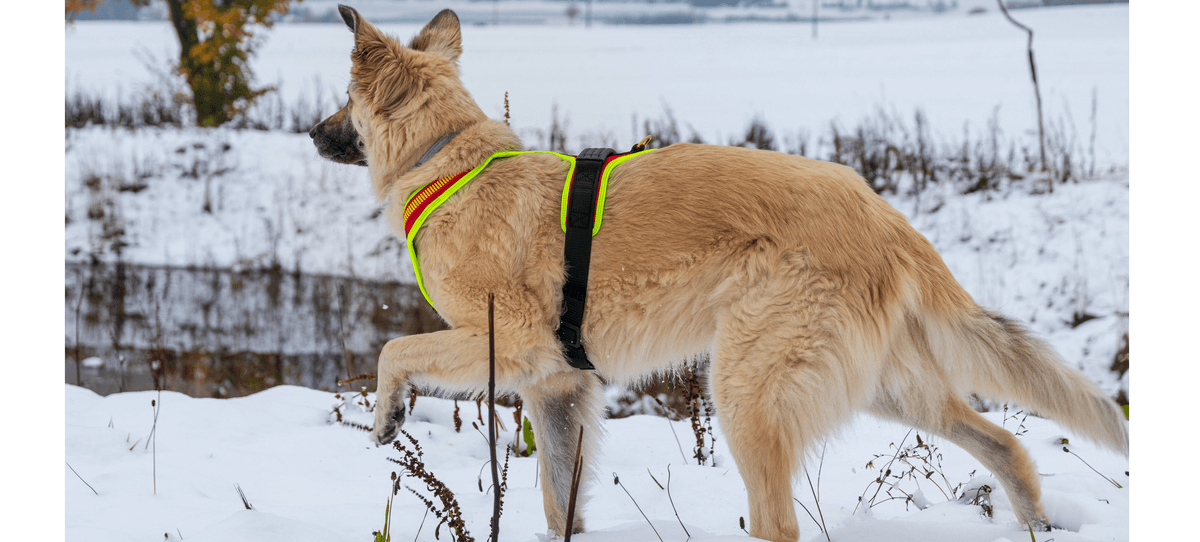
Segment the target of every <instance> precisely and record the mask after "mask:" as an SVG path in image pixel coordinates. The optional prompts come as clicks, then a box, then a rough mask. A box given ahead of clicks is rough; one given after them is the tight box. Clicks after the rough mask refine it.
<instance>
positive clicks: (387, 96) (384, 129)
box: [309, 5, 486, 188]
mask: <svg viewBox="0 0 1200 542" xmlns="http://www.w3.org/2000/svg"><path fill="white" fill-rule="evenodd" d="M338 12H339V13H340V14H341V16H342V20H343V21H345V23H346V26H347V27H349V28H350V31H351V32H353V33H354V50H353V51H351V53H350V59H351V61H352V67H351V69H350V86H349V89H348V96H349V99H348V101H347V102H346V107H344V108H342V109H341V110H340V111H338V112H337V113H334V114H333V115H331V116H330V117H329V118H327V119H325V120H323V121H321V122H320V123H319V124H317V125H316V126H314V127H313V128H312V130H311V131H309V135H310V136H312V138H313V143H314V144H316V146H317V151H318V152H319V153H320V154H321V156H323V157H325V158H328V159H330V160H333V161H335V162H341V163H343V164H356V165H360V166H366V165H370V166H371V167H372V176H373V177H375V176H376V172H375V171H374V170H375V169H376V168H379V169H381V170H398V169H399V170H403V169H406V168H408V167H412V165H413V164H414V163H415V162H416V160H417V157H419V156H420V154H421V153H423V152H424V151H425V148H426V147H428V146H429V145H430V144H431V143H432V142H433V141H435V140H436V139H437V138H439V137H441V136H442V135H445V134H447V133H450V132H456V131H460V130H462V129H463V128H465V127H467V126H470V125H471V124H474V123H476V122H479V121H480V120H483V119H486V116H485V115H484V114H483V111H481V110H480V109H479V106H477V105H475V102H474V101H473V100H471V97H470V94H468V93H467V91H466V89H465V88H463V86H462V83H461V81H460V80H459V78H458V65H457V61H458V57H459V55H461V54H462V33H461V29H460V26H459V22H458V16H457V15H455V14H454V12H453V11H451V10H448V9H446V10H442V12H441V13H438V14H437V16H435V17H434V18H433V20H431V21H429V24H427V25H425V28H424V29H422V30H421V32H420V33H419V34H417V36H416V37H414V38H413V39H412V41H411V42H410V43H409V44H408V46H407V47H405V46H404V45H402V44H401V43H400V42H399V41H397V40H396V39H395V38H393V37H391V36H388V35H385V34H383V33H382V32H380V31H379V29H377V28H375V26H374V25H372V24H371V23H370V22H368V21H367V20H366V19H363V18H362V16H361V15H359V14H358V12H357V11H355V10H354V9H353V8H350V7H347V6H342V5H339V6H338ZM381 173H382V172H381ZM399 173H403V171H399ZM377 188H382V187H379V186H377Z"/></svg>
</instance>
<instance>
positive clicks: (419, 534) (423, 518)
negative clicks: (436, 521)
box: [413, 508, 429, 542]
mask: <svg viewBox="0 0 1200 542" xmlns="http://www.w3.org/2000/svg"><path fill="white" fill-rule="evenodd" d="M427 517H429V508H426V509H425V515H423V516H421V524H420V525H417V536H414V537H413V542H417V537H418V536H421V529H422V528H423V527H425V518H427Z"/></svg>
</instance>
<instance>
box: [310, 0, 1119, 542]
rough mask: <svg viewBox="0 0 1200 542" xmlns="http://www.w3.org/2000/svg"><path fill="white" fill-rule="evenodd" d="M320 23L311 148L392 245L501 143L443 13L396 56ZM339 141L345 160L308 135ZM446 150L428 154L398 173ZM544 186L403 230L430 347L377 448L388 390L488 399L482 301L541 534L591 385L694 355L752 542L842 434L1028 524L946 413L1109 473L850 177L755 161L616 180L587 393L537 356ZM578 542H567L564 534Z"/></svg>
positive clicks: (659, 162) (333, 145) (557, 250)
mask: <svg viewBox="0 0 1200 542" xmlns="http://www.w3.org/2000/svg"><path fill="white" fill-rule="evenodd" d="M340 11H341V13H342V15H343V18H344V19H345V20H346V23H347V25H348V26H349V27H350V28H351V29H352V30H353V32H354V42H355V46H354V51H353V53H352V60H353V69H352V71H351V76H352V82H351V84H350V87H349V95H350V100H349V104H348V105H347V109H345V110H343V111H341V112H339V113H338V114H337V115H335V116H334V117H331V118H330V119H329V120H327V121H325V122H324V123H322V124H325V125H326V126H325V127H324V128H322V129H321V130H318V129H314V134H313V138H314V140H315V142H316V143H317V146H318V148H319V149H321V153H322V154H323V155H326V156H330V157H335V156H351V158H353V157H354V156H353V149H350V148H344V147H348V146H353V147H354V148H361V149H362V152H363V158H362V160H361V161H359V162H362V163H366V164H368V165H369V168H370V175H371V179H372V182H373V185H374V189H375V191H376V194H377V195H378V197H379V198H380V199H382V200H384V201H385V205H386V208H387V211H388V213H389V216H390V218H391V220H392V221H393V224H394V226H395V227H396V231H397V233H398V234H402V232H403V229H402V228H401V227H400V226H401V223H400V221H401V219H402V212H403V209H402V207H403V204H404V202H405V201H406V199H407V197H408V196H409V195H410V194H412V193H413V191H415V190H418V189H419V188H421V187H422V186H424V185H425V184H427V183H429V182H432V181H434V180H435V179H438V178H440V177H443V176H446V175H450V174H453V173H457V172H460V171H464V170H466V169H470V168H472V167H474V166H476V165H477V164H479V163H481V162H482V161H483V160H484V159H485V158H486V157H487V156H489V155H491V154H492V153H494V152H498V151H502V150H514V149H520V148H521V142H520V141H519V140H518V138H517V137H516V136H515V135H514V134H513V132H512V131H511V130H510V129H509V128H508V127H507V126H506V125H504V124H502V123H499V122H496V121H492V120H489V119H488V118H487V117H486V116H485V115H484V114H483V112H482V111H481V110H480V109H479V107H478V106H477V105H476V104H475V103H474V101H473V100H472V99H471V97H470V95H469V94H468V93H467V91H466V90H465V89H464V88H463V86H462V84H461V82H460V81H459V77H458V70H457V65H456V60H457V59H458V56H459V55H460V54H461V52H462V44H461V34H460V31H459V24H458V19H457V17H456V16H455V15H454V13H453V12H451V11H449V10H446V11H443V12H442V13H440V14H438V16H437V17H435V18H434V19H433V20H432V21H431V22H430V23H429V24H428V25H427V26H426V27H425V28H424V29H423V30H422V31H421V33H420V34H419V35H418V36H416V37H415V38H414V39H413V40H412V42H411V43H410V44H409V45H408V46H407V47H405V46H403V45H402V44H400V42H398V41H396V40H395V39H393V38H391V37H389V36H386V35H383V34H382V33H380V32H379V31H378V30H377V29H376V28H375V27H373V26H372V25H371V24H370V23H369V22H367V21H365V20H363V19H362V18H361V17H359V15H358V13H356V12H354V10H352V9H350V8H346V7H342V8H341V9H340ZM339 115H341V116H340V117H339ZM346 125H349V126H352V127H353V129H354V130H355V133H356V137H354V138H346V137H342V138H341V139H342V141H343V142H339V141H338V138H336V137H333V136H331V135H329V133H330V132H333V131H334V130H332V128H330V127H332V126H346ZM452 132H453V133H458V136H457V137H456V138H455V139H454V140H453V141H452V142H451V143H450V144H449V145H447V146H446V147H445V148H444V149H442V150H441V151H440V152H439V153H437V154H436V155H435V156H434V157H433V159H432V160H430V161H429V162H427V163H425V164H422V165H421V167H419V168H415V169H413V165H414V164H415V163H416V161H417V159H418V157H419V156H420V155H421V154H423V153H424V152H425V150H426V149H428V148H429V146H430V145H431V144H432V143H433V142H434V141H435V140H436V139H438V138H439V137H440V136H442V135H443V134H447V133H452ZM343 135H344V134H343ZM354 163H358V162H354ZM566 167H567V166H566V164H565V163H564V162H562V161H560V160H559V159H557V158H554V157H552V156H547V155H536V154H534V155H522V156H519V157H514V158H509V159H505V160H500V161H497V162H494V163H493V165H491V166H489V167H488V169H486V170H485V171H484V172H483V173H482V174H480V175H479V176H478V177H477V178H476V179H475V180H474V181H472V182H471V183H470V184H469V185H467V186H466V187H465V188H463V189H462V190H460V191H459V192H458V193H457V194H456V195H455V196H454V197H452V198H451V199H449V200H448V201H447V202H446V203H445V204H443V205H442V206H441V207H440V208H439V209H438V211H437V212H436V213H435V214H434V215H433V216H431V217H430V218H429V219H428V220H427V221H426V222H425V225H424V227H423V228H422V230H421V232H420V234H419V235H418V237H417V239H416V243H417V249H418V254H419V258H420V263H421V270H422V273H423V275H424V278H425V285H426V288H427V290H428V292H429V295H430V297H431V298H432V299H433V302H434V303H435V305H436V306H437V307H438V310H439V312H440V314H441V316H442V317H443V318H444V319H445V320H446V322H447V323H449V324H450V327H451V329H449V330H447V331H440V332H436V333H429V334H423V335H415V336H408V337H401V338H398V339H394V340H392V341H390V342H388V343H387V345H386V346H385V347H384V349H383V352H382V353H381V354H380V357H379V402H378V404H377V406H376V421H375V429H374V433H373V434H372V438H374V440H375V441H376V442H378V443H386V442H388V441H390V440H391V439H392V438H393V437H394V435H395V432H396V430H397V429H398V426H399V424H401V423H403V411H404V409H403V406H402V405H403V399H404V390H405V389H406V388H407V386H408V384H409V383H410V382H411V383H415V384H417V385H421V386H429V387H440V388H442V389H446V390H464V391H465V390H480V389H483V388H484V387H485V386H486V383H487V375H488V367H487V359H488V347H487V341H488V338H487V310H486V309H487V296H488V294H489V293H493V294H495V302H496V317H495V321H496V327H497V331H496V364H497V366H496V374H497V386H498V388H500V389H501V390H503V391H507V392H515V393H519V394H521V396H522V397H523V398H524V400H525V402H526V404H527V405H529V408H530V411H531V413H532V416H531V418H532V420H533V425H534V428H535V433H536V438H537V445H538V453H539V456H540V459H541V461H540V463H541V469H542V472H541V478H542V480H543V484H544V496H545V512H546V521H547V524H548V526H549V527H550V528H551V529H553V530H554V531H555V532H557V533H559V534H562V533H565V532H566V529H567V528H568V527H567V526H566V525H565V522H566V512H567V510H566V506H567V500H568V493H569V484H570V473H571V469H572V465H571V462H572V459H573V454H574V448H575V440H576V438H577V435H578V428H579V426H581V425H582V426H583V427H584V428H585V431H584V439H585V442H584V455H585V457H586V458H588V459H589V461H592V460H594V459H595V450H596V439H597V437H598V436H599V434H600V421H601V418H602V415H603V402H602V394H601V384H600V380H599V377H600V376H602V377H604V378H605V379H607V380H609V381H612V382H633V381H636V380H638V379H642V378H645V377H646V376H647V375H651V374H653V373H655V372H661V371H665V370H670V368H671V366H672V363H677V362H679V361H681V360H685V359H688V358H689V357H692V356H694V355H695V354H697V353H705V352H707V353H709V354H711V359H712V367H711V378H710V386H711V389H710V390H709V391H710V394H711V396H712V397H713V399H714V402H715V404H716V409H717V412H718V415H719V419H720V423H721V425H722V427H723V428H724V430H725V433H726V434H727V435H728V438H729V443H730V448H731V450H732V451H733V454H734V459H735V460H736V461H737V464H738V468H739V470H740V471H741V474H742V477H743V479H744V480H745V483H746V487H747V491H748V494H749V500H750V534H751V535H753V536H756V537H760V538H764V539H768V540H774V541H778V542H792V541H794V540H796V539H797V538H798V536H799V529H798V525H797V521H796V515H795V511H794V508H793V506H792V500H791V495H792V490H791V481H792V475H794V474H796V473H797V472H798V470H799V468H800V466H801V462H802V460H803V457H804V455H805V453H806V452H807V451H808V450H809V448H810V447H811V446H813V444H814V443H817V442H819V441H820V440H821V439H822V438H823V437H824V436H826V435H828V434H830V433H831V432H833V431H834V430H836V429H837V428H838V427H839V426H840V425H841V424H843V423H844V422H845V421H846V420H848V419H849V418H850V417H851V415H852V414H853V413H854V412H855V411H860V410H865V411H869V412H872V413H875V414H877V415H880V416H884V417H888V418H893V419H897V420H901V421H903V422H905V423H908V424H911V425H913V426H915V427H919V428H921V429H923V430H926V431H929V432H933V433H936V434H939V435H942V436H944V437H945V438H947V439H948V440H950V441H952V442H954V443H957V444H959V445H960V446H962V447H963V448H965V449H966V450H967V451H969V452H970V453H971V454H973V455H974V456H975V457H977V458H979V459H980V461H982V462H983V463H984V464H985V465H987V467H988V468H989V469H990V470H991V471H992V472H993V473H994V474H995V475H996V476H997V477H998V478H999V479H1000V480H1001V482H1002V483H1003V484H1004V485H1005V487H1006V488H1007V489H1008V490H1009V491H1008V492H1009V495H1010V496H1011V497H1012V500H1013V505H1014V508H1015V510H1016V511H1017V515H1018V517H1019V518H1020V519H1021V520H1022V521H1028V522H1031V523H1035V524H1042V523H1044V522H1045V516H1044V513H1043V511H1042V508H1041V504H1040V490H1039V484H1038V478H1037V474H1036V471H1035V470H1034V467H1033V464H1032V463H1031V462H1030V460H1029V456H1028V455H1027V454H1026V452H1025V450H1024V449H1023V448H1022V447H1021V445H1020V444H1019V443H1018V442H1017V440H1016V439H1015V438H1014V437H1013V436H1012V435H1011V434H1009V433H1008V432H1006V431H1003V430H1001V429H1000V428H998V427H996V426H995V425H994V424H991V423H989V422H987V421H986V420H984V419H983V418H982V417H981V416H980V415H979V414H977V413H976V412H974V411H973V410H971V408H970V407H969V406H968V405H967V403H966V402H965V401H964V400H963V396H964V394H967V393H977V394H979V395H980V396H983V397H989V398H995V399H998V400H1013V401H1017V402H1020V403H1021V404H1022V405H1024V406H1026V407H1028V408H1031V409H1033V410H1034V411H1036V412H1038V413H1039V414H1041V415H1044V416H1047V417H1049V418H1052V419H1054V420H1057V421H1058V422H1060V423H1062V424H1064V425H1065V426H1067V427H1069V428H1070V429H1072V430H1074V431H1078V432H1079V433H1080V434H1081V435H1082V436H1085V437H1088V438H1091V439H1093V440H1095V441H1098V442H1100V443H1103V444H1105V445H1107V446H1108V447H1110V448H1112V449H1114V450H1116V451H1118V452H1121V453H1126V454H1128V445H1129V444H1128V443H1129V438H1128V430H1127V425H1126V422H1125V419H1124V417H1123V415H1122V414H1121V412H1120V410H1119V409H1118V408H1117V406H1116V405H1115V404H1114V403H1113V402H1112V401H1111V400H1109V399H1108V398H1106V397H1105V396H1104V395H1103V394H1102V393H1101V392H1100V391H1099V390H1098V389H1097V388H1096V387H1095V386H1093V385H1092V384H1090V383H1089V382H1088V381H1087V380H1086V379H1085V378H1083V377H1082V376H1081V375H1080V374H1079V373H1078V372H1076V371H1074V370H1072V369H1070V368H1067V367H1066V366H1065V365H1063V363H1062V361H1061V360H1060V359H1059V358H1058V357H1057V356H1056V355H1055V354H1054V352H1053V351H1051V349H1050V348H1049V347H1047V346H1046V345H1045V343H1043V342H1041V341H1039V340H1037V339H1035V338H1033V337H1031V336H1030V334H1029V333H1028V332H1027V331H1026V330H1025V329H1024V328H1023V327H1021V326H1020V325H1019V324H1017V323H1015V322H1013V321H1011V320H1007V319H1004V318H1002V317H1000V316H997V315H995V314H992V313H990V312H988V311H986V310H985V309H983V308H981V307H979V306H978V305H977V304H976V303H975V302H974V301H973V300H972V299H971V297H970V296H969V295H968V294H967V293H966V292H965V291H964V290H963V289H962V288H961V287H960V286H959V284H958V283H957V282H956V281H955V280H954V277H953V276H951V274H950V272H949V271H948V270H947V268H946V266H945V264H944V263H943V262H942V259H941V257H940V256H938V254H937V252H936V251H935V250H934V248H933V246H932V245H930V243H929V242H928V241H927V240H926V239H925V238H924V237H922V236H921V235H920V234H919V233H917V232H916V231H915V230H913V228H912V227H910V226H909V224H908V223H907V222H906V220H905V219H904V217H903V216H902V215H901V214H900V213H898V212H896V211H895V210H894V209H892V208H891V207H890V206H888V204H887V203H886V202H884V201H883V200H882V199H881V198H879V197H878V196H877V195H876V194H874V193H873V192H872V191H871V190H870V189H869V188H868V187H867V185H866V183H865V182H864V181H863V180H862V178H861V177H859V176H858V175H857V174H856V173H855V172H854V171H853V170H851V169H848V168H845V167H842V166H839V165H835V164H830V163H826V162H819V161H815V160H808V159H805V158H799V157H795V156H788V155H785V154H781V153H775V152H768V151H758V150H748V149H742V148H730V147H712V146H703V145H691V144H677V145H672V146H670V147H667V148H665V149H661V150H658V151H655V152H653V153H649V154H646V155H644V156H641V157H638V158H635V159H633V160H630V161H629V162H627V163H625V164H624V165H622V166H621V167H619V168H617V169H616V171H615V172H614V173H613V175H612V177H611V179H610V181H609V189H608V196H607V205H606V208H605V212H604V225H603V229H602V230H601V231H600V233H599V235H597V236H596V237H595V239H594V244H593V253H592V263H591V265H592V267H591V271H590V277H591V278H590V283H589V285H588V305H587V312H586V314H585V317H584V328H583V342H584V344H585V346H586V348H587V351H588V353H589V355H590V357H591V361H592V363H594V364H595V366H596V372H595V373H591V372H584V371H578V370H576V369H573V368H571V367H570V366H568V365H567V363H566V361H565V359H564V357H563V354H562V350H561V345H560V344H559V342H558V340H557V338H556V337H555V334H554V329H555V326H556V325H557V323H558V318H559V306H560V304H561V297H562V296H561V291H562V285H563V281H564V275H565V272H564V268H563V266H564V264H563V234H562V231H561V230H560V228H559V223H558V220H557V217H558V215H559V205H560V196H561V190H562V186H563V180H564V176H565V174H566ZM581 496H582V492H581ZM576 518H578V519H576V521H575V524H574V525H572V526H570V528H571V529H572V531H574V532H578V531H581V530H582V529H583V520H582V514H577V515H576Z"/></svg>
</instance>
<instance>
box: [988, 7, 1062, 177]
mask: <svg viewBox="0 0 1200 542" xmlns="http://www.w3.org/2000/svg"><path fill="white" fill-rule="evenodd" d="M996 3H997V4H999V5H1000V11H1001V12H1002V13H1004V17H1005V18H1006V19H1008V22H1010V23H1012V24H1014V25H1016V26H1017V28H1020V29H1021V30H1024V31H1025V32H1026V33H1028V34H1029V41H1028V42H1027V43H1026V49H1027V50H1028V51H1029V76H1030V77H1031V78H1032V79H1033V95H1034V97H1035V98H1037V114H1038V148H1039V150H1040V151H1041V158H1042V171H1046V131H1045V128H1044V127H1043V125H1042V91H1041V90H1040V89H1039V88H1038V80H1037V65H1035V64H1034V62H1033V30H1031V29H1030V28H1029V27H1027V26H1025V25H1023V24H1021V23H1018V22H1017V20H1016V19H1013V18H1012V15H1009V14H1008V8H1007V7H1004V0H996ZM1050 192H1054V181H1051V182H1050Z"/></svg>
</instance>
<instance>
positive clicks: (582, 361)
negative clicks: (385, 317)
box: [404, 143, 654, 369]
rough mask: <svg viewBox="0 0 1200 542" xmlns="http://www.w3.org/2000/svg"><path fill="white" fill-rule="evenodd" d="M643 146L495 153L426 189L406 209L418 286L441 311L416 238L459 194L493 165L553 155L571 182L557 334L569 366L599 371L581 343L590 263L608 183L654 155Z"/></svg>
mask: <svg viewBox="0 0 1200 542" xmlns="http://www.w3.org/2000/svg"><path fill="white" fill-rule="evenodd" d="M653 150H654V149H646V148H645V144H644V143H642V144H639V145H636V146H634V148H633V149H632V150H631V151H630V152H628V153H623V154H616V153H615V151H613V150H612V149H601V148H592V149H585V150H584V151H583V152H581V153H579V155H578V156H571V155H568V154H560V153H556V152H551V151H504V152H498V153H495V154H493V155H491V156H489V157H487V159H486V160H484V161H483V163H482V164H479V165H478V166H475V167H474V168H473V169H470V170H468V171H464V172H461V173H457V174H454V175H448V176H446V177H442V178H440V179H438V180H436V181H434V182H432V183H429V184H427V185H425V186H424V187H423V188H421V189H420V190H417V191H416V192H414V193H413V195H411V196H409V197H408V200H407V201H406V202H405V204H404V235H405V241H406V244H407V245H408V255H409V257H410V258H411V259H412V263H413V272H414V273H415V274H416V276H417V287H418V288H420V289H421V295H422V296H424V297H425V301H426V302H428V303H429V306H430V307H433V309H434V310H437V307H435V306H434V305H433V301H432V300H431V299H429V293H428V292H427V291H426V290H425V282H424V280H423V278H422V277H421V266H420V264H419V263H418V260H417V247H416V241H415V240H416V237H417V232H418V231H420V229H421V225H422V224H424V223H425V221H426V220H427V219H428V218H429V217H430V216H431V215H432V214H433V212H434V211H435V210H436V209H437V208H438V207H439V206H440V205H441V204H443V203H445V202H446V200H448V199H450V196H453V195H454V193H455V192H457V191H459V190H460V189H462V188H463V187H464V186H466V185H467V183H469V182H471V180H472V179H474V178H475V177H476V176H478V175H479V174H480V173H482V172H483V170H484V168H486V167H487V166H488V164H490V163H492V160H497V159H501V158H510V157H513V156H518V155H522V154H549V155H552V156H554V157H557V158H559V159H561V160H564V161H566V162H569V163H570V164H571V166H570V168H569V169H568V170H567V179H566V182H565V183H564V184H563V192H562V206H561V210H560V212H559V223H560V225H561V227H562V230H563V233H565V234H566V240H565V242H564V247H563V256H564V261H565V263H566V268H567V280H566V283H564V284H563V307H562V311H561V313H560V314H561V316H560V320H559V325H558V329H557V330H556V332H555V333H556V334H557V336H558V338H559V340H560V341H561V342H562V343H563V347H564V349H565V352H566V356H567V362H568V363H569V364H570V365H571V366H572V367H575V368H577V369H594V368H595V367H594V366H593V365H592V364H591V362H589V361H588V359H587V354H586V352H585V351H584V349H583V345H582V343H581V342H580V340H581V332H580V330H581V329H582V325H583V311H584V308H585V306H586V297H587V277H588V267H589V263H590V260H591V248H592V237H593V236H594V235H596V234H597V233H600V225H601V221H602V219H603V218H604V199H605V194H606V192H607V190H608V178H609V176H610V175H611V174H612V171H613V169H615V168H616V167H617V166H618V165H621V164H622V163H624V162H625V161H626V160H629V159H630V158H633V157H635V156H638V155H640V154H645V153H647V152H650V151H653Z"/></svg>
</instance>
